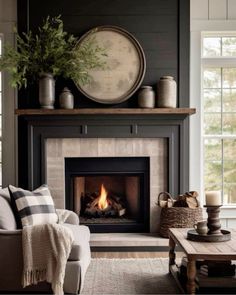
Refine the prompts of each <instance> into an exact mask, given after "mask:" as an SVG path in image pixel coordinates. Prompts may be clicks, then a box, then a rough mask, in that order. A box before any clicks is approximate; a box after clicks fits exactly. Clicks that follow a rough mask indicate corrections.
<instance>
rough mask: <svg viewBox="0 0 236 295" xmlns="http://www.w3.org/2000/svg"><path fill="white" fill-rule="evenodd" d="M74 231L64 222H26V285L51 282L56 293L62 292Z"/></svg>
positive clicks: (24, 240) (24, 275)
mask: <svg viewBox="0 0 236 295" xmlns="http://www.w3.org/2000/svg"><path fill="white" fill-rule="evenodd" d="M73 239H74V238H73V233H72V231H71V230H70V229H69V228H66V227H64V226H63V225H61V224H42V225H35V226H25V227H24V228H23V231H22V247H23V265H24V266H23V274H22V285H23V287H26V286H28V285H32V284H37V283H38V282H41V281H47V282H48V283H51V287H52V290H53V292H54V294H57V295H61V294H64V292H63V284H64V277H65V268H66V263H67V259H68V257H69V254H70V252H71V247H72V243H73Z"/></svg>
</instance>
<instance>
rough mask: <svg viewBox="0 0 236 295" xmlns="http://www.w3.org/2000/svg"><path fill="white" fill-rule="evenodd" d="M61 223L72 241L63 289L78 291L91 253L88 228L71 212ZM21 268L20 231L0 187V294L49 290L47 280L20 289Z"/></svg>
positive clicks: (4, 193) (5, 193)
mask: <svg viewBox="0 0 236 295" xmlns="http://www.w3.org/2000/svg"><path fill="white" fill-rule="evenodd" d="M63 226H66V227H69V228H70V229H71V230H72V232H73V234H74V243H73V246H72V250H71V253H70V255H69V259H68V261H67V264H66V272H65V280H64V292H65V293H71V294H77V293H79V292H80V291H81V289H82V287H83V283H84V277H85V273H86V270H87V268H88V266H89V263H90V259H91V254H90V246H89V238H90V232H89V229H88V227H86V226H83V225H79V218H78V216H77V215H76V214H75V213H74V212H72V211H71V212H70V214H69V217H68V218H67V219H66V222H65V223H64V224H63ZM22 270H23V256H22V230H20V229H16V221H15V217H14V215H13V212H12V209H11V206H10V197H9V194H8V190H7V189H3V190H0V293H10V292H13V293H14V292H21V293H26V292H29V293H32V292H37V293H40V292H47V293H49V292H51V287H50V284H48V283H46V282H42V283H39V284H37V285H34V286H33V285H32V286H28V287H26V288H24V289H23V288H22V286H21V277H22Z"/></svg>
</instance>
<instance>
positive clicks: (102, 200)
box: [98, 184, 108, 210]
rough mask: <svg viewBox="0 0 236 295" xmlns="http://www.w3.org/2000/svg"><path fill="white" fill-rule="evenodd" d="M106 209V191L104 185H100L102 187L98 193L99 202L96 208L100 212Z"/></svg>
mask: <svg viewBox="0 0 236 295" xmlns="http://www.w3.org/2000/svg"><path fill="white" fill-rule="evenodd" d="M107 207H108V202H107V191H106V189H105V187H104V185H103V184H102V186H101V193H100V196H99V201H98V208H99V209H100V210H104V209H106V208H107Z"/></svg>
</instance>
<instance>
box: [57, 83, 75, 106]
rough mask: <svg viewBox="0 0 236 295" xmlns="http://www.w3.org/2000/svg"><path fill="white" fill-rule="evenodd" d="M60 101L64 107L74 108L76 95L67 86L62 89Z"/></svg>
mask: <svg viewBox="0 0 236 295" xmlns="http://www.w3.org/2000/svg"><path fill="white" fill-rule="evenodd" d="M59 103H60V107H61V108H62V109H73V108H74V96H73V94H72V93H71V91H70V90H69V89H68V88H67V87H65V88H64V89H63V90H62V92H61V94H60V96H59Z"/></svg>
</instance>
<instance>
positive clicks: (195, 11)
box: [190, 0, 236, 20]
mask: <svg viewBox="0 0 236 295" xmlns="http://www.w3.org/2000/svg"><path fill="white" fill-rule="evenodd" d="M190 15H191V20H236V0H191V14H190Z"/></svg>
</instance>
